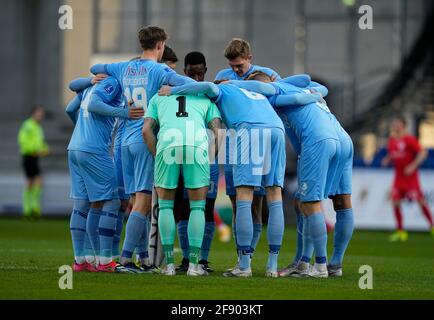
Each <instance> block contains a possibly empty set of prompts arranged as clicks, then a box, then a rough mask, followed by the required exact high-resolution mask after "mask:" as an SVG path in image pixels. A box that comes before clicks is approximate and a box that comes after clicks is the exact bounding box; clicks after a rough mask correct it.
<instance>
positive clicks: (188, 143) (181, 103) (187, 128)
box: [143, 95, 221, 276]
mask: <svg viewBox="0 0 434 320" xmlns="http://www.w3.org/2000/svg"><path fill="white" fill-rule="evenodd" d="M157 128H158V143H157V137H156V136H155V134H154V130H155V129H157ZM206 128H209V129H211V130H212V131H213V134H214V135H213V137H214V141H211V145H212V146H217V145H218V143H217V142H218V140H220V139H218V134H219V129H220V128H221V116H220V112H219V110H218V109H217V106H216V105H215V104H214V103H212V102H211V101H210V100H209V99H208V98H205V97H203V96H202V97H201V96H177V95H173V96H169V97H160V96H158V95H155V96H154V97H153V98H152V99H151V101H150V102H149V106H148V110H147V112H146V114H145V122H144V125H143V138H144V140H145V143H146V144H147V146H148V148H149V150H150V152H151V153H152V154H153V155H154V156H155V175H154V176H155V187H156V190H157V194H158V199H159V200H158V203H159V207H160V213H159V217H158V227H159V232H160V236H161V242H162V245H163V250H164V255H165V258H166V267H165V268H164V269H163V271H162V273H163V274H165V275H169V276H172V275H175V273H176V272H175V264H174V257H173V245H174V242H175V231H176V225H175V218H174V215H173V207H174V199H175V193H176V188H177V186H178V179H179V175H180V172H181V170H182V174H183V177H184V185H185V188H186V189H187V191H188V196H189V199H190V219H189V222H188V231H187V232H188V239H189V261H190V263H189V268H188V271H187V275H188V276H205V275H207V274H208V273H207V271H205V270H204V269H203V268H201V267H200V265H199V252H200V249H201V246H202V240H203V235H204V230H205V198H206V195H207V192H208V186H209V184H210V169H209V158H208V150H209V149H211V150H212V151H211V152H217V147H215V148H210V142H209V141H208V135H207V130H206Z"/></svg>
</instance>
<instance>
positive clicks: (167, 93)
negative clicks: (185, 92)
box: [158, 86, 172, 96]
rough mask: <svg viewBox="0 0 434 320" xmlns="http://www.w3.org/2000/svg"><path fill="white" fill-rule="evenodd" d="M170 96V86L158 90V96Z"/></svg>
mask: <svg viewBox="0 0 434 320" xmlns="http://www.w3.org/2000/svg"><path fill="white" fill-rule="evenodd" d="M171 94H172V87H171V86H162V87H161V88H160V90H158V95H159V96H170V95H171Z"/></svg>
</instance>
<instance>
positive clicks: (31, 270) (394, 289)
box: [0, 219, 434, 300]
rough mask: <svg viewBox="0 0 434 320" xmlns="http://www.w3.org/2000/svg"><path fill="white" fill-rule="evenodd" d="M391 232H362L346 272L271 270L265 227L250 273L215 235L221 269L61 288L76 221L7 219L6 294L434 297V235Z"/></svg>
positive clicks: (81, 281)
mask: <svg viewBox="0 0 434 320" xmlns="http://www.w3.org/2000/svg"><path fill="white" fill-rule="evenodd" d="M387 235H388V233H385V232H368V231H357V232H355V234H354V237H353V240H352V242H351V244H350V247H349V249H348V252H347V256H346V260H345V269H344V277H342V278H330V279H310V278H309V279H307V278H303V279H294V278H278V279H268V278H265V277H264V268H265V263H266V258H267V246H266V232H265V229H264V232H263V233H262V236H261V241H260V244H259V246H258V250H257V252H256V253H255V256H254V259H253V273H254V275H253V278H250V279H237V278H223V277H222V275H221V273H222V271H224V269H226V268H228V267H231V266H233V264H234V262H235V251H234V245H233V243H232V242H231V243H221V242H219V241H218V240H217V239H215V241H214V242H213V246H212V250H211V256H210V261H211V262H212V266H213V267H214V268H215V269H216V271H215V272H214V273H212V274H211V276H209V277H207V278H187V277H186V276H185V275H184V274H179V275H177V276H175V277H165V276H162V275H127V274H99V273H97V274H92V273H80V274H74V277H73V289H72V290H60V289H59V287H58V281H59V278H60V276H61V275H60V274H59V273H58V268H59V267H60V266H61V265H64V264H71V262H72V249H71V242H70V235H69V230H68V221H66V220H42V221H38V222H33V223H32V222H25V221H20V220H16V219H0V299H85V300H89V299H165V300H169V299H174V300H178V299H434V272H433V271H434V240H433V239H432V237H430V235H429V234H428V233H410V237H409V240H408V242H406V243H394V244H390V243H388V242H387ZM295 236H296V234H295V230H294V229H287V230H286V231H285V237H284V245H283V247H282V251H281V256H280V259H279V264H280V267H282V266H284V265H285V264H287V263H288V262H289V260H290V258H291V257H292V255H293V251H294V244H295ZM331 238H332V235H329V245H330V244H331V242H332V241H331V240H332V239H331ZM330 253H331V246H329V254H330ZM176 255H177V257H176V258H177V260H178V261H179V260H180V253H177V254H176ZM361 265H370V266H371V267H372V268H373V274H374V282H373V289H372V290H361V289H359V285H358V283H359V278H360V277H361V276H362V275H361V274H359V267H360V266H361Z"/></svg>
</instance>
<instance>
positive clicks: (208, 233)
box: [200, 221, 215, 261]
mask: <svg viewBox="0 0 434 320" xmlns="http://www.w3.org/2000/svg"><path fill="white" fill-rule="evenodd" d="M214 231H215V222H214V221H207V222H205V233H204V235H203V241H202V248H201V249H200V260H206V261H208V257H209V250H210V249H211V243H212V240H213V238H214Z"/></svg>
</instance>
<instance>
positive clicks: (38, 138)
mask: <svg viewBox="0 0 434 320" xmlns="http://www.w3.org/2000/svg"><path fill="white" fill-rule="evenodd" d="M18 145H19V146H20V152H21V154H22V155H35V154H36V155H37V154H38V153H41V152H46V151H48V146H47V144H46V143H45V140H44V130H43V129H42V127H41V125H40V124H39V123H38V122H36V121H35V120H33V119H32V118H29V119H27V120H26V121H24V122H23V124H22V125H21V127H20V131H19V132H18Z"/></svg>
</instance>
